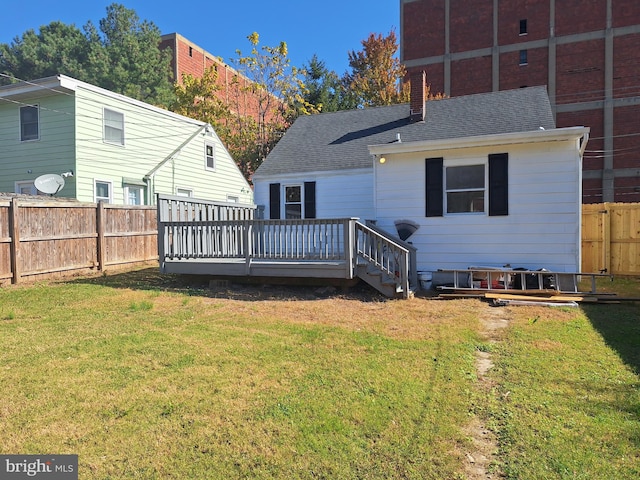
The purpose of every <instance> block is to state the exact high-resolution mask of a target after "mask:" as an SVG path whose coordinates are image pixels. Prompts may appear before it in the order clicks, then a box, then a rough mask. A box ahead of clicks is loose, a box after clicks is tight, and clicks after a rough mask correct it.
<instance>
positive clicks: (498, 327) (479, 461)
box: [464, 304, 509, 480]
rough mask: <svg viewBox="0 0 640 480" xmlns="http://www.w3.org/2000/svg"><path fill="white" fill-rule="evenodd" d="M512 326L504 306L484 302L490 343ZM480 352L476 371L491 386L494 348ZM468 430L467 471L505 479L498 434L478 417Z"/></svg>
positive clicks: (484, 330) (483, 328)
mask: <svg viewBox="0 0 640 480" xmlns="http://www.w3.org/2000/svg"><path fill="white" fill-rule="evenodd" d="M508 325H509V313H508V310H506V309H504V308H497V307H491V306H489V305H488V304H483V307H482V310H481V313H480V335H481V336H482V338H483V339H484V340H485V341H486V342H487V343H489V344H492V343H496V342H498V341H500V338H501V332H502V331H503V330H504V329H505V328H506V327H507V326H508ZM488 350H489V351H481V350H478V351H476V362H475V363H476V373H477V376H478V382H479V384H480V388H483V389H486V390H487V391H488V390H490V389H491V387H492V383H491V381H490V380H489V379H488V377H487V373H488V372H489V370H491V368H493V359H492V354H491V349H488ZM465 433H466V434H467V435H468V436H469V438H470V439H471V447H472V448H471V451H469V452H466V454H465V465H464V469H465V473H466V475H467V477H468V478H469V479H470V480H481V479H485V480H486V479H498V478H503V476H502V474H501V473H500V472H499V471H498V470H497V467H496V466H495V462H494V455H495V452H496V450H497V448H498V444H497V441H496V437H495V435H494V434H493V432H491V430H489V429H488V428H487V427H486V425H485V424H484V423H483V421H482V419H481V418H478V417H474V419H473V420H472V421H471V423H470V424H469V425H467V428H466V430H465Z"/></svg>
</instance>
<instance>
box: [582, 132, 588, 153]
mask: <svg viewBox="0 0 640 480" xmlns="http://www.w3.org/2000/svg"><path fill="white" fill-rule="evenodd" d="M580 140H582V143H581V144H580V158H581V159H582V157H583V156H584V151H585V150H586V149H587V143H588V142H589V132H586V133H585V134H584V135H582V138H581V139H580Z"/></svg>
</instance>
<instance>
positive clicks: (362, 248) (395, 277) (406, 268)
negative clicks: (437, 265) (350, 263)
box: [355, 222, 418, 298]
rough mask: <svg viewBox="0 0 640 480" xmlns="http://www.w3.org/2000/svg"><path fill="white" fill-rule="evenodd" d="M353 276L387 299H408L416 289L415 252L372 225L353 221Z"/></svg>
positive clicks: (413, 248) (402, 242) (408, 245)
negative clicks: (354, 256) (354, 258)
mask: <svg viewBox="0 0 640 480" xmlns="http://www.w3.org/2000/svg"><path fill="white" fill-rule="evenodd" d="M355 237H356V238H355V242H356V261H355V274H356V276H357V277H358V278H360V279H361V280H363V281H364V282H365V283H367V284H369V285H370V286H372V287H373V288H375V289H376V290H378V291H379V292H380V293H382V294H383V295H385V296H387V297H389V298H408V297H410V296H412V295H413V293H414V292H415V290H416V289H417V288H418V277H417V272H416V249H415V247H413V245H411V244H409V243H407V242H404V241H402V240H400V239H399V238H397V237H395V236H394V235H391V234H390V233H389V232H386V231H385V230H383V229H381V228H378V227H376V226H375V225H373V224H371V223H369V224H366V225H365V224H363V223H360V222H356V235H355Z"/></svg>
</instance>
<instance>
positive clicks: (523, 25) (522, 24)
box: [520, 18, 529, 35]
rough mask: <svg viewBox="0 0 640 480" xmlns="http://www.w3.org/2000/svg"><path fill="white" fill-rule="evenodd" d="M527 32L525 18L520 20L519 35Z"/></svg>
mask: <svg viewBox="0 0 640 480" xmlns="http://www.w3.org/2000/svg"><path fill="white" fill-rule="evenodd" d="M527 33H529V32H527V19H526V18H525V19H522V20H520V35H526V34H527Z"/></svg>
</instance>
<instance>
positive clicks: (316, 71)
mask: <svg viewBox="0 0 640 480" xmlns="http://www.w3.org/2000/svg"><path fill="white" fill-rule="evenodd" d="M303 68H304V70H305V72H306V77H305V84H306V88H307V93H306V94H305V95H304V97H305V99H306V101H307V102H309V103H310V104H312V105H315V106H316V107H317V108H318V110H320V111H322V112H336V111H338V110H348V109H351V108H355V107H356V105H355V104H354V103H353V102H352V101H351V97H350V96H349V95H347V92H346V90H345V89H344V88H343V84H342V82H341V81H340V77H338V75H337V74H336V73H335V72H334V71H333V70H329V69H328V68H327V67H326V64H325V62H324V61H322V60H319V59H318V56H317V55H313V57H311V60H309V63H307V64H306V65H304V66H303Z"/></svg>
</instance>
